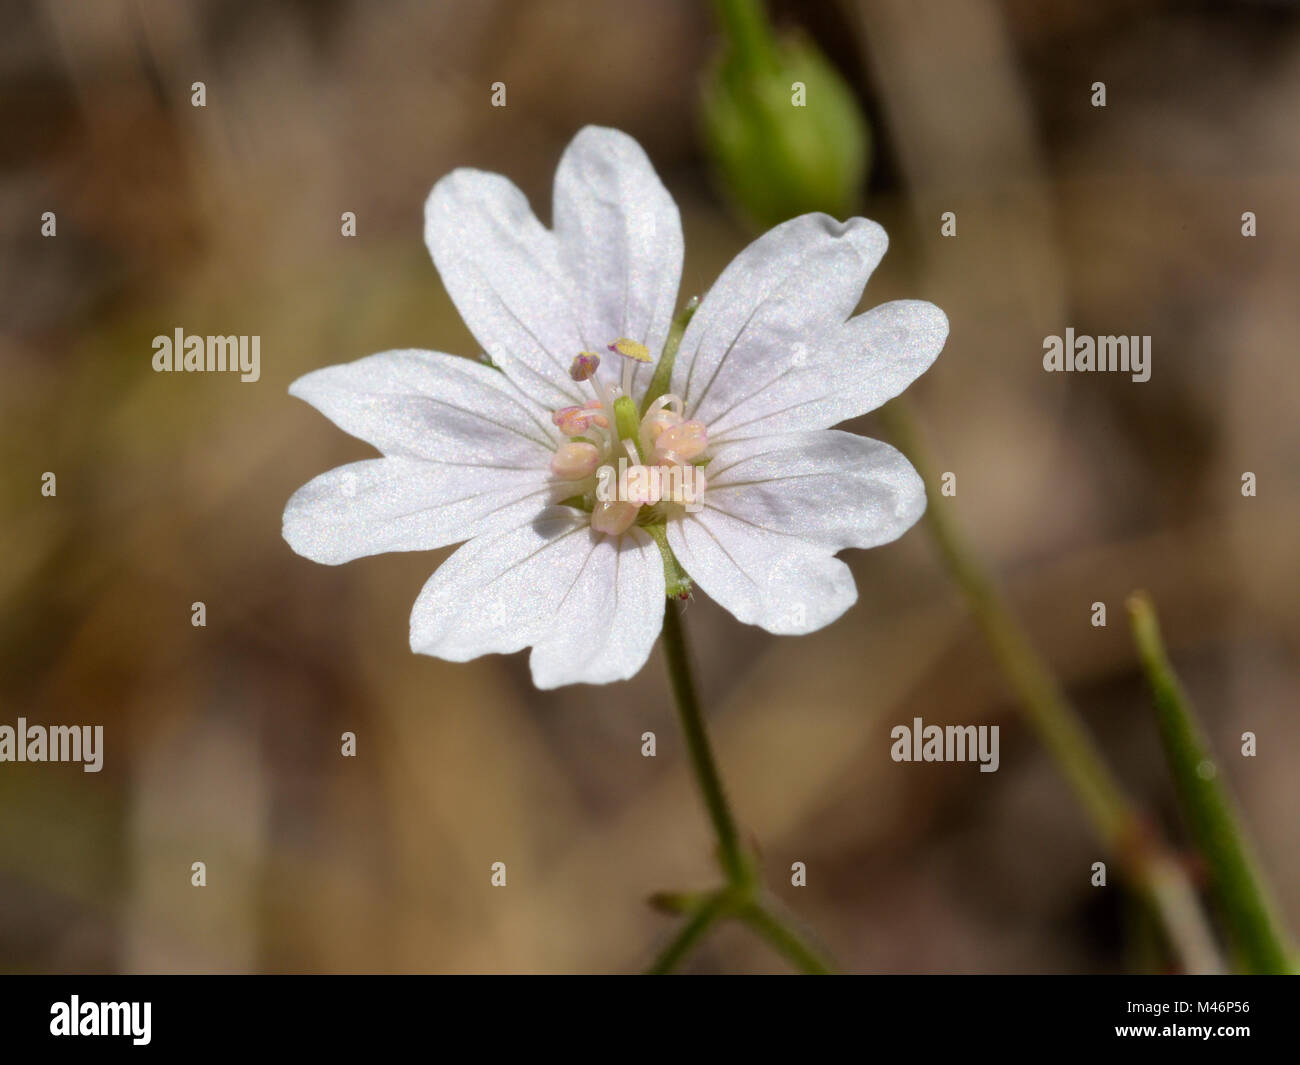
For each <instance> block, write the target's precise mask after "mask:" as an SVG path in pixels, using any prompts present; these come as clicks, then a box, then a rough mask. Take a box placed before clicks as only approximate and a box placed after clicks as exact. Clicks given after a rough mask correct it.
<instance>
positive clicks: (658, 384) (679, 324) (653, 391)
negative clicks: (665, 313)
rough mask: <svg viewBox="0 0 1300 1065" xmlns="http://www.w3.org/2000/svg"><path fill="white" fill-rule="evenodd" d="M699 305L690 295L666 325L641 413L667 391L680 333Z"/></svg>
mask: <svg viewBox="0 0 1300 1065" xmlns="http://www.w3.org/2000/svg"><path fill="white" fill-rule="evenodd" d="M699 305H700V298H699V297H698V296H692V297H691V298H690V299H689V300H687V301H686V306H685V307H683V308H682V309H681V310H680V311H678V312H677V316H676V317H675V318H673V320H672V324H671V325H670V326H669V327H668V337H667V339H666V340H665V341H664V350H663V353H662V354H661V355H660V356H659V361H658V362H657V363H656V364H655V372H654V373H653V374H651V375H650V384H649V385H648V386H647V387H646V393H645V396H644V397H642V399H641V413H642V414H645V413H646V411H648V410H649V409H650V404H651V403H653V402H654V401H655V400H656V399H658V398H659V397H660V396H662V395H663V394H664V393H665V392H667V391H668V386H669V385H671V384H672V380H673V363H674V362H675V361H676V360H677V349H678V348H679V347H681V343H682V335H683V334H684V333H685V332H686V327H687V326H688V325H690V324H691V319H692V318H693V317H695V310H696V308H697V307H699Z"/></svg>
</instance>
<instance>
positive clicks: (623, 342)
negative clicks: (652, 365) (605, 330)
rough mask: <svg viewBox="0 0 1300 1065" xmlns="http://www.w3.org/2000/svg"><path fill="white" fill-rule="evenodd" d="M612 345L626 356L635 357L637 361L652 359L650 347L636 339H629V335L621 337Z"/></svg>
mask: <svg viewBox="0 0 1300 1065" xmlns="http://www.w3.org/2000/svg"><path fill="white" fill-rule="evenodd" d="M610 347H611V348H613V349H614V350H615V351H617V352H618V353H619V354H620V355H622V356H623V357H624V358H628V359H633V360H635V361H636V362H649V361H650V349H649V348H647V347H646V346H645V345H644V344H642V343H640V342H638V341H636V340H629V339H628V338H627V337H619V338H618V339H617V340H616V341H614V343H612V344H611V345H610Z"/></svg>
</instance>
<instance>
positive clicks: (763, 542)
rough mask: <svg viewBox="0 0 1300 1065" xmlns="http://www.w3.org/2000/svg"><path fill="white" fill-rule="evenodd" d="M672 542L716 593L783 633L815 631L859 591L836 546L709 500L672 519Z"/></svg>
mask: <svg viewBox="0 0 1300 1065" xmlns="http://www.w3.org/2000/svg"><path fill="white" fill-rule="evenodd" d="M712 490H713V488H712V485H710V487H709V491H710V492H711V491H712ZM706 499H707V494H706ZM668 543H669V546H671V547H672V549H673V554H674V555H676V556H677V560H678V561H679V562H680V563H681V564H682V565H683V566H684V567H685V569H686V572H687V573H689V574H690V576H691V580H692V581H694V582H695V583H696V584H698V585H699V586H700V588H702V589H703V590H704V592H705V593H706V594H707V595H708V596H709V598H710V599H712V600H713V601H714V602H716V603H717V604H718V605H719V606H722V607H725V608H726V609H727V610H729V611H731V613H733V614H734V615H735V616H736V617H737V618H738V619H739V620H740V621H743V622H744V623H745V624H747V625H759V626H761V627H762V628H764V629H766V630H767V631H768V632H772V633H776V634H777V635H784V636H793V635H799V634H801V633H805V632H815V631H816V630H817V629H820V628H822V627H824V626H826V625H829V624H830V623H831V622H832V621H834V620H835V619H836V618H838V617H839V616H840V615H841V614H843V613H844V611H846V610H847V609H848V608H849V607H851V606H852V605H853V604H854V603H855V602H856V601H857V598H858V590H857V587H856V586H855V585H854V583H853V574H852V573H850V572H849V567H848V566H846V565H845V564H844V563H843V562H841V561H840V560H839V559H838V558H836V557H835V555H834V552H833V551H832V550H831V549H829V548H827V547H826V546H824V545H822V544H818V543H814V542H812V541H809V540H804V539H802V538H800V537H798V536H789V535H786V534H783V533H777V532H772V531H770V530H768V529H764V528H762V527H760V526H757V525H753V524H751V523H750V522H748V521H746V520H745V519H744V518H740V517H735V516H733V515H731V514H728V513H726V512H725V511H721V510H717V509H716V508H713V507H710V506H708V505H707V504H706V505H705V506H704V507H703V509H701V510H699V511H697V512H695V513H694V514H687V515H685V516H684V517H682V518H679V519H677V520H676V521H671V522H669V523H668Z"/></svg>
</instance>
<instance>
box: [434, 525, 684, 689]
mask: <svg viewBox="0 0 1300 1065" xmlns="http://www.w3.org/2000/svg"><path fill="white" fill-rule="evenodd" d="M663 610H664V576H663V562H662V560H661V558H660V556H659V551H658V549H657V548H656V547H655V544H654V541H653V540H652V539H651V538H650V537H649V536H648V535H647V534H646V533H645V532H644V531H643V530H641V529H637V528H633V529H629V530H628V531H627V532H626V533H624V534H623V536H621V537H619V538H617V539H616V538H614V537H609V536H602V535H600V534H598V533H595V532H593V531H592V530H591V527H590V525H589V522H588V518H587V515H585V514H582V513H580V512H578V511H576V510H573V509H571V508H569V507H553V508H551V509H549V510H547V511H545V512H543V513H542V514H541V515H539V516H538V518H537V519H535V520H534V521H532V522H530V523H528V524H525V525H522V526H520V527H518V528H514V529H502V530H498V531H496V532H493V533H488V534H486V535H484V536H479V537H475V538H474V539H473V540H471V541H470V542H469V543H467V544H465V545H463V546H462V547H460V548H459V549H458V550H457V551H456V552H455V553H454V554H453V555H452V556H451V557H450V558H449V559H448V560H447V561H446V562H444V563H443V565H442V566H441V567H439V569H438V570H437V572H435V573H434V575H433V576H432V577H430V578H429V581H428V583H427V584H425V586H424V590H423V591H421V592H420V597H419V599H417V600H416V603H415V608H414V609H413V610H412V612H411V650H413V651H417V652H419V653H421V654H428V655H434V656H435V657H438V658H445V659H448V660H449V661H452V662H464V661H467V660H469V659H471V658H477V657H478V656H479V655H484V654H508V653H510V652H513V651H518V650H520V649H521V648H523V647H528V646H532V648H533V653H532V657H531V659H530V665H531V667H532V674H533V683H534V684H536V685H537V686H538V687H539V688H556V687H559V686H561V685H564V684H579V683H582V684H607V683H609V682H611V681H615V680H626V679H627V678H628V677H631V676H632V675H633V674H635V673H636V672H637V671H638V670H639V669H640V668H641V667H642V666H643V665H644V664H645V661H646V658H647V657H649V654H650V649H651V648H652V647H653V646H654V641H655V638H656V637H657V636H658V634H659V629H660V627H661V626H662V624H663Z"/></svg>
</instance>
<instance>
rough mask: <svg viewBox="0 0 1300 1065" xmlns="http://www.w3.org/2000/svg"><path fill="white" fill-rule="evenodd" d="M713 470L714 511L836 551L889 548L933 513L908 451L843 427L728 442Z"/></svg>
mask: <svg viewBox="0 0 1300 1065" xmlns="http://www.w3.org/2000/svg"><path fill="white" fill-rule="evenodd" d="M706 472H707V475H708V478H709V488H708V492H707V493H706V496H705V501H706V502H707V504H708V505H709V506H711V507H714V508H716V509H718V510H721V511H723V512H725V513H726V514H728V515H730V516H732V517H734V518H738V519H741V520H743V521H745V522H746V523H748V524H749V525H752V526H753V527H754V528H756V529H765V530H768V531H770V532H773V533H778V534H782V535H788V536H798V537H801V538H803V539H805V540H812V541H815V542H817V543H819V544H823V545H825V546H826V547H829V548H830V549H831V550H832V551H838V550H840V549H841V548H845V547H877V546H879V545H880V544H886V543H889V542H890V541H891V540H896V539H898V537H900V536H901V535H902V534H903V533H904V532H906V531H907V530H908V529H910V528H911V527H912V526H913V525H914V524H915V523H916V521H917V520H918V519H919V518H920V517H921V515H922V514H923V513H924V512H925V485H924V484H923V483H922V481H921V478H920V476H919V475H918V474H917V472H916V470H914V469H913V468H912V464H911V463H910V462H908V461H907V459H906V458H905V457H904V456H903V454H902V453H901V452H899V451H896V450H895V449H894V448H892V447H890V446H889V445H888V444H886V443H883V442H882V441H879V440H872V439H870V438H868V437H865V436H857V435H855V434H853V433H844V432H840V431H838V430H835V429H828V430H816V431H813V432H807V433H788V434H786V435H782V436H768V437H759V438H756V439H750V440H738V441H734V442H732V443H727V444H723V445H722V446H721V447H719V448H717V449H715V451H714V453H713V458H712V461H711V462H710V463H709V465H708V467H707V470H706ZM688 571H689V567H688Z"/></svg>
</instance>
